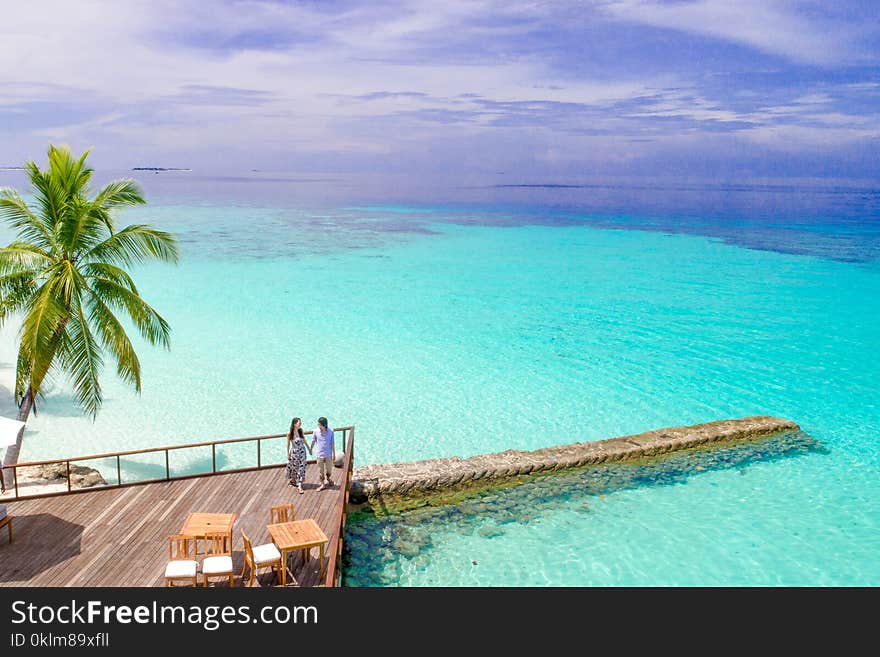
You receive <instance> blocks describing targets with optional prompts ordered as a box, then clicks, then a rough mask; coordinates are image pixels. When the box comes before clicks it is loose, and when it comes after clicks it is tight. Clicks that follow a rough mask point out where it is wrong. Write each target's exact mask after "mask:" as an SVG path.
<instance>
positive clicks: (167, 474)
mask: <svg viewBox="0 0 880 657" xmlns="http://www.w3.org/2000/svg"><path fill="white" fill-rule="evenodd" d="M169 479H171V464H170V463H169V461H168V450H167V449H166V450H165V480H166V481H167V480H169Z"/></svg>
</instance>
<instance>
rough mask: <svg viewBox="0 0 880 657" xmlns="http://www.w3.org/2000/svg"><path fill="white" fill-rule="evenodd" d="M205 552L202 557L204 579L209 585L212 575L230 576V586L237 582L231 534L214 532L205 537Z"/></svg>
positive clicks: (205, 583)
mask: <svg viewBox="0 0 880 657" xmlns="http://www.w3.org/2000/svg"><path fill="white" fill-rule="evenodd" d="M204 538H205V553H206V556H205V558H204V559H202V580H203V581H204V585H205V586H208V579H209V578H210V577H228V578H229V586H233V585H234V584H235V573H234V571H233V569H232V545H231V542H232V541H231V540H230V537H229V534H226V533H222V532H221V533H212V534H207V535H206V536H205V537H204Z"/></svg>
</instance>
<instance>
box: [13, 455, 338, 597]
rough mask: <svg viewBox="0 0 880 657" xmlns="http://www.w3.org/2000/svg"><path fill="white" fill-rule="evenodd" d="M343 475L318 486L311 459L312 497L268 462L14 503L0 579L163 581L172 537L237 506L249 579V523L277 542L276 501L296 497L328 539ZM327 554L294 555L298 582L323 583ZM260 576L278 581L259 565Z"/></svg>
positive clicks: (236, 547)
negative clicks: (195, 517)
mask: <svg viewBox="0 0 880 657" xmlns="http://www.w3.org/2000/svg"><path fill="white" fill-rule="evenodd" d="M336 475H337V476H336V481H335V483H334V488H333V489H331V490H326V491H321V492H319V491H318V490H317V487H318V483H317V481H318V475H317V468H316V466H315V465H314V464H309V466H308V468H307V471H306V482H305V485H304V488H305V494H303V495H300V494H299V493H298V492H297V490H296V489H295V488H294V487H291V486H288V485H287V482H286V480H285V478H284V469H283V468H269V469H266V470H257V471H252V472H240V473H224V474H217V475H214V476H209V477H198V478H194V479H180V480H174V481H169V482H156V483H149V484H142V485H138V486H131V487H127V488H114V489H104V490H96V491H90V492H86V493H77V494H74V495H59V496H56V497H46V498H40V499H33V500H20V501H17V502H9V503H8V508H9V512H10V515H13V516H14V517H15V528H16V532H15V541H14V542H13V543H12V544H11V545H8V544H5V543H3V544H0V586H163V585H164V572H165V565H166V563H167V559H168V536H169V535H171V534H174V533H177V532H178V531H179V530H180V528H181V527H182V526H183V522H184V520H185V519H186V516H187V514H188V513H190V512H192V511H205V512H217V513H237V514H238V519H237V520H236V523H235V526H234V528H233V565H234V567H235V569H236V586H240V585H242V582H241V581H240V580H239V578H238V573H239V572H241V567H242V564H243V562H244V555H243V549H244V548H243V545H242V541H241V533H240V529H244V530H245V532H247V533H248V535H249V536H250V538H251V540H252V541H253V542H254V544H255V545H256V544H260V543H265V542H268V541H269V536H268V532H267V530H266V525H267V524H268V522H269V507H270V506H272V505H276V504H281V503H284V502H292V503H293V504H294V507H295V509H296V517H297V519H304V518H314V519H315V521H316V522H317V523H318V525H319V526H320V527H321V529H322V530H323V531H324V533H325V534H327V536H328V537H331V536H332V532H335V531H338V529H337V528H336V526H335V525H336V518H334V517H333V507H334V502H335V500H336V496H337V493H338V486H339V485H340V483H341V480H342V471H340V470H338V469H337V471H336ZM318 553H319V550H318V549H317V548H314V549H312V550H311V553H310V557H311V558H310V559H309V560H308V561H307V562H304V561H303V558H302V556H301V555H300V554H299V553H297V555H295V556H294V557H292V558H291V563H292V564H293V567H292V571H293V576H292V577H288V583H289V585H290V584H291V583H293V584H294V585H297V584H298V585H301V586H314V585H319V584H320V583H321V582H320V581H319V577H318V558H317V557H318ZM256 583H257V585H263V586H270V585H274V579H273V576H272V574H271V573H270V572H266V573H260V575H258V577H257V582H256ZM218 585H220V586H222V584H218Z"/></svg>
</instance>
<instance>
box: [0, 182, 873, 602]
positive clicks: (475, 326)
mask: <svg viewBox="0 0 880 657" xmlns="http://www.w3.org/2000/svg"><path fill="white" fill-rule="evenodd" d="M263 184H264V185H270V184H271V183H269V182H264V183H263ZM277 185H282V186H283V185H284V183H281V182H279V183H277ZM187 190H188V192H189V194H190V196H189V197H187V198H182V197H181V195H180V194H175V193H172V192H174V190H172V191H171V192H168V191H167V190H165V192H167V193H165V194H164V195H163V194H162V193H159V192H157V193H156V194H155V197H156V201H155V203H154V205H153V207H150V208H147V209H139V210H137V211H131V212H129V213H128V214H126V215H124V219H125V221H138V220H141V219H144V220H149V221H151V222H153V223H156V224H159V225H160V226H162V227H165V228H168V229H171V230H174V231H176V232H178V233H179V234H180V236H181V239H182V242H183V259H182V262H181V264H180V265H179V266H178V267H167V266H163V267H158V266H157V267H147V268H143V269H142V270H141V271H139V272H138V278H137V280H138V282H139V285H140V288H141V290H142V292H143V294H144V296H145V297H146V298H147V299H149V300H150V301H151V303H153V305H154V306H155V307H157V308H158V309H159V310H160V311H161V312H162V313H163V314H164V316H165V317H166V319H168V320H169V322H170V323H171V325H172V327H173V329H174V333H173V340H172V350H171V352H163V351H160V350H155V349H148V348H146V347H144V346H140V347H139V354H140V356H141V360H142V365H143V378H144V391H143V394H142V395H141V396H140V397H138V396H136V395H135V394H133V393H132V392H130V391H129V390H127V389H126V388H125V387H124V386H123V385H122V384H121V383H119V382H118V381H116V380H115V379H114V378H113V372H112V369H108V371H107V373H106V376H105V378H104V384H105V393H106V402H105V405H104V408H103V409H102V411H101V413H100V414H99V416H98V418H97V420H96V421H94V422H92V421H91V420H89V419H86V418H83V417H81V416H80V415H79V412H78V411H77V409H76V407H75V405H74V404H73V402H72V399H71V397H70V395H69V393H68V392H67V388H66V386H65V384H64V382H63V381H57V382H56V383H55V384H53V386H51V387H50V388H49V389H48V390H47V394H46V399H45V401H44V402H43V404H42V405H41V406H40V413H39V415H38V416H36V417H33V418H32V419H31V420H30V421H29V423H28V429H27V434H26V442H25V447H24V450H23V455H22V458H23V459H27V460H36V459H40V458H53V457H63V456H73V455H81V454H84V453H100V452H107V451H115V450H121V449H136V448H139V447H154V446H159V445H167V444H178V443H187V442H197V441H201V440H210V439H219V438H226V437H229V438H233V437H242V436H252V435H260V434H269V433H278V432H283V431H284V430H285V429H286V425H287V423H288V422H289V419H290V417H291V416H293V415H299V416H301V417H303V418H305V421H306V426H307V427H310V426H312V425H313V424H314V420H315V418H317V417H318V416H319V415H325V416H327V417H328V418H329V419H330V421H331V423H332V424H334V425H336V426H341V425H347V424H355V425H356V426H357V438H358V442H357V452H356V458H357V462H358V463H361V464H365V463H374V462H388V461H401V460H411V459H419V458H430V457H439V456H451V455H459V456H468V455H472V454H478V453H483V452H489V451H497V450H503V449H507V448H520V449H532V448H536V447H541V446H546V445H551V444H558V443H564V442H571V441H576V440H592V439H601V438H606V437H609V436H613V435H622V434H630V433H638V432H641V431H644V430H647V429H652V428H658V427H663V426H671V425H681V424H690V423H694V422H702V421H709V420H713V419H718V418H727V417H740V416H745V415H752V414H771V415H778V416H782V417H787V418H790V419H793V420H795V421H796V422H798V423H799V424H800V425H801V427H802V428H803V429H804V431H805V432H806V433H807V434H808V435H809V436H810V437H811V439H814V440H815V441H817V443H818V444H819V445H820V446H821V449H816V450H813V451H808V452H806V453H799V454H798V455H796V456H790V457H785V458H778V459H766V458H763V457H762V456H761V455H760V454H758V455H754V456H753V457H749V460H748V464H747V466H744V467H740V468H736V469H731V468H718V469H712V468H707V469H705V470H703V471H698V473H695V474H694V475H693V476H688V477H686V478H685V479H684V480H682V481H678V482H676V483H675V484H674V485H656V484H655V483H654V482H653V480H652V479H651V478H650V477H647V478H646V479H645V480H644V481H643V482H642V485H640V486H637V487H634V488H620V489H609V490H607V491H604V492H602V493H597V492H595V491H591V490H584V492H583V493H582V494H580V495H579V494H577V493H575V492H572V491H570V490H569V491H567V492H566V493H565V495H563V496H562V498H559V497H557V498H554V499H553V500H544V498H543V497H542V496H540V495H538V496H532V498H530V502H529V504H533V505H534V506H535V513H534V514H531V515H534V516H536V519H535V520H531V519H530V520H529V521H528V522H525V523H522V522H509V523H502V524H501V525H500V526H499V527H496V525H498V523H497V522H496V520H494V519H493V518H491V517H486V518H483V519H482V520H480V519H478V520H477V521H475V522H476V523H477V524H474V525H472V526H471V531H466V530H463V529H462V528H461V527H460V526H458V524H457V523H455V522H451V521H450V522H447V523H446V524H447V525H448V527H447V528H446V529H444V522H443V521H441V522H434V521H433V520H431V521H428V520H425V522H426V526H429V527H430V528H431V531H430V541H428V542H427V543H425V542H424V541H421V540H420V541H417V543H418V545H417V547H418V549H417V550H413V549H410V548H407V549H406V552H399V551H397V552H395V551H394V550H391V551H390V552H391V553H393V557H392V558H388V559H385V560H383V561H381V562H377V561H376V559H373V558H371V557H368V556H367V555H365V556H364V557H363V558H362V559H359V557H358V554H357V553H352V554H351V555H350V563H349V567H348V582H349V583H352V584H401V585H436V584H440V585H473V584H479V585H500V584H514V585H517V584H523V585H544V584H605V585H631V584H645V585H652V584H658V585H663V584H672V585H677V584H707V585H716V584H717V585H726V584H794V585H799V584H823V585H824V584H843V585H849V584H870V585H873V584H878V583H880V565H878V564H880V558H878V557H880V477H878V474H880V457H878V449H877V448H878V445H880V436H878V433H880V400H878V395H877V375H878V373H880V352H878V349H877V345H878V344H880V327H878V322H877V318H878V316H880V267H878V265H877V260H876V252H877V251H876V247H877V235H878V231H877V214H876V194H873V193H871V194H868V195H867V200H860V199H861V198H862V197H863V196H865V194H866V193H865V192H864V191H856V192H854V193H852V194H850V195H844V198H843V201H841V199H840V198H838V197H834V198H833V199H832V200H833V201H834V202H833V203H832V202H827V200H828V198H829V197H827V195H825V196H823V194H825V192H822V193H819V192H816V194H814V196H813V198H816V199H820V200H821V201H822V208H821V211H815V212H812V213H803V214H802V215H801V214H798V215H797V216H796V217H795V216H794V215H795V214H797V212H800V211H801V210H803V207H806V206H810V203H809V199H808V200H807V201H806V202H804V201H801V205H800V206H799V205H798V204H797V203H794V202H792V203H794V205H795V206H796V207H795V208H794V210H795V211H797V212H793V213H782V214H781V215H780V216H776V215H774V213H773V211H772V210H773V208H772V207H771V208H770V209H769V210H768V209H767V208H766V207H765V206H762V208H761V213H755V214H754V215H749V214H748V213H747V211H748V208H749V207H750V201H749V198H750V197H748V196H747V198H746V199H745V200H742V199H741V201H742V203H741V205H742V207H741V208H739V214H736V215H735V216H734V215H733V214H731V213H730V212H729V207H728V205H727V204H725V205H724V206H723V207H722V205H720V204H719V205H718V206H715V205H714V203H715V199H712V202H711V203H709V204H708V206H709V207H706V205H707V204H706V201H705V199H704V198H703V196H704V195H702V194H701V193H700V192H699V191H696V192H689V193H685V192H680V193H679V195H678V196H675V198H674V199H673V200H672V201H669V203H668V205H666V206H662V207H660V208H659V209H657V210H656V211H655V213H654V214H653V215H649V214H648V213H647V212H645V209H644V208H643V207H641V206H639V207H629V208H627V207H626V203H620V204H619V207H613V208H612V207H611V206H612V205H614V204H613V203H611V202H610V201H609V202H608V203H606V204H605V205H604V206H603V207H602V208H598V210H601V211H602V212H601V214H600V213H599V212H596V210H597V208H593V207H575V206H574V205H573V204H572V203H571V199H565V201H566V202H565V204H562V203H560V205H559V206H558V207H556V206H551V205H546V208H545V209H543V210H542V209H541V208H542V207H543V206H542V204H543V202H544V201H543V200H542V199H538V201H535V202H532V203H531V204H522V205H521V207H520V208H519V209H517V204H516V203H513V202H511V203H507V204H501V203H500V202H497V199H493V201H492V203H488V204H487V203H483V204H482V205H480V204H478V203H475V202H470V201H468V203H462V204H458V205H455V204H448V205H445V206H444V205H443V204H442V203H439V202H437V203H435V202H431V203H424V204H418V203H415V202H412V200H408V201H407V203H400V202H395V203H379V202H377V201H371V202H366V203H365V202H363V199H351V200H348V199H346V200H344V201H343V200H338V199H335V198H334V199H330V200H327V199H322V202H321V203H317V202H315V203H312V204H311V205H308V204H306V203H300V202H298V201H296V200H295V199H293V200H292V199H290V198H287V197H285V196H284V195H283V194H280V195H279V196H278V197H277V198H276V197H271V198H268V200H267V198H266V197H265V196H263V195H261V196H260V197H259V203H258V202H257V200H256V198H249V197H248V195H247V193H241V194H238V195H237V196H236V197H235V198H226V197H223V196H220V195H218V194H217V193H216V191H215V190H212V191H204V192H203V193H201V196H200V192H199V188H198V186H190V187H187ZM148 191H149V190H148ZM159 191H160V192H161V191H162V190H159ZM245 191H247V190H245ZM542 193H543V194H545V195H553V194H556V193H557V192H554V191H553V190H545V192H542ZM558 193H559V194H563V193H565V192H558ZM652 193H653V192H652ZM748 193H749V194H752V195H754V194H755V193H756V192H754V190H751V191H749V192H748ZM681 194H684V195H685V197H686V198H684V200H682V199H681V198H679V196H680V195H681ZM731 194H733V192H725V194H724V195H723V196H724V198H727V197H729V196H730V195H731ZM768 194H770V197H772V198H779V199H782V201H785V202H786V203H787V202H788V201H790V196H788V195H787V194H789V193H788V192H786V191H785V190H782V191H779V190H776V191H771V192H768ZM648 196H650V194H648ZM615 198H617V197H615ZM638 198H639V199H641V201H640V202H641V203H644V204H646V205H647V204H649V203H650V200H645V193H642V194H641V195H639V196H638ZM688 199H690V201H689V200H688ZM514 200H517V201H518V200H519V199H514ZM532 200H533V201H534V199H532ZM667 200H668V199H667ZM782 201H780V206H785V208H786V210H789V209H791V208H790V207H789V206H788V205H786V203H783V202H782ZM689 202H693V203H694V204H695V206H700V212H696V211H690V213H689V212H686V211H684V210H682V208H685V209H687V208H690V207H691V206H690V205H689ZM835 203H838V205H835ZM611 210H614V212H613V213H612V212H611ZM713 213H715V214H713ZM860 213H864V215H865V220H864V221H863V222H861V223H859V221H857V218H858V217H859V216H860ZM697 214H699V216H700V220H699V221H696V220H693V221H692V220H691V219H692V218H693V217H692V215H693V216H696V215H697ZM765 215H766V216H765ZM713 217H716V218H715V219H713ZM767 217H769V219H767ZM829 217H830V218H829ZM841 218H842V219H841ZM14 332H15V327H14V326H13V325H8V326H6V327H4V328H3V331H2V333H0V385H2V386H5V389H6V391H8V388H9V386H10V385H11V381H12V368H13V363H14V348H15V346H14ZM0 393H2V394H0V399H2V400H5V401H2V403H0V413H4V414H6V415H12V414H13V413H14V408H13V405H12V401H11V399H10V398H9V397H10V395H9V394H7V392H5V391H4V390H3V389H0ZM181 458H182V459H183V460H182V461H181V462H180V463H179V464H178V467H180V468H182V469H185V468H186V467H189V466H192V465H194V464H195V463H196V462H198V461H200V460H202V461H203V460H204V459H205V458H208V456H207V455H205V454H201V455H198V454H192V455H189V456H183V457H181ZM187 458H189V459H191V460H192V463H188V462H187ZM248 458H250V456H249V455H247V454H244V453H240V452H237V451H236V450H234V449H230V450H229V451H228V452H227V453H224V454H223V455H222V459H221V460H222V462H223V464H224V465H226V466H227V467H231V466H233V465H236V464H239V463H243V462H244V461H246V460H247V459H248ZM130 467H131V468H132V470H138V469H140V470H141V471H143V472H148V471H149V470H150V468H151V467H159V464H158V463H156V464H153V465H150V464H149V463H147V464H130ZM741 472H744V473H745V474H741ZM600 495H604V497H600ZM560 499H562V500H563V502H564V503H560ZM545 502H546V504H545ZM584 503H586V505H587V506H588V508H589V512H588V513H583V512H580V511H579V510H578V509H579V507H580V505H581V504H584ZM542 505H543V506H542ZM545 506H546V508H544V507H545ZM531 515H530V518H531ZM480 523H482V524H480ZM481 530H483V531H482V533H481ZM355 531H356V533H357V537H358V540H361V539H362V538H365V537H373V538H372V540H373V541H374V542H375V541H377V540H380V544H381V545H385V544H386V543H387V544H388V545H393V544H394V542H395V541H397V540H398V539H399V538H400V537H399V536H395V532H396V531H400V529H399V527H397V526H396V525H394V524H391V525H387V524H383V523H364V524H363V525H356V530H355ZM376 536H378V537H379V539H376V538H375V537H376ZM382 542H384V543H382ZM386 547H387V545H386ZM383 554H386V556H387V554H388V553H387V552H385V553H383ZM474 561H476V562H477V565H473V562H474Z"/></svg>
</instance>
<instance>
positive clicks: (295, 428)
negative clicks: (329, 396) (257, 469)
mask: <svg viewBox="0 0 880 657" xmlns="http://www.w3.org/2000/svg"><path fill="white" fill-rule="evenodd" d="M315 445H317V446H318V451H317V455H316V458H317V462H318V477H319V478H320V480H321V485H320V486H319V487H318V490H324V489H325V488H328V487H329V486H331V485H332V484H333V480H332V479H331V478H330V475H331V474H332V473H333V462H334V461H335V460H336V447H335V445H334V444H333V429H330V428H329V427H328V426H327V418H325V417H319V418H318V426H317V427H315V430H314V432H312V444H311V445H306V436H305V434H304V433H303V430H302V420H300V418H298V417H295V418H293V420H292V421H291V422H290V431H288V432H287V480H288V481H287V485H288V486H296V488H297V490H299V492H300V493H302V492H303V488H302V485H303V481H304V480H305V478H306V461H307V459H306V448H308V450H309V454H311V453H312V452H313V451H314V449H315Z"/></svg>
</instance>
